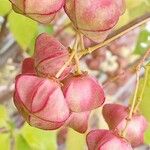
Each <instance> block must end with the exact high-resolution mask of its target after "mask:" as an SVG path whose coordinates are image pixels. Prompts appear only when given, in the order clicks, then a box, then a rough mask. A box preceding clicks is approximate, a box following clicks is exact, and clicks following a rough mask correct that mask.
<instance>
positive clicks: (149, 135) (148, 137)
mask: <svg viewBox="0 0 150 150" xmlns="http://www.w3.org/2000/svg"><path fill="white" fill-rule="evenodd" d="M144 141H145V143H146V144H150V128H149V129H148V130H147V132H146V133H145V140H144Z"/></svg>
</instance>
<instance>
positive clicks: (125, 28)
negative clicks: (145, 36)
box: [79, 13, 150, 58]
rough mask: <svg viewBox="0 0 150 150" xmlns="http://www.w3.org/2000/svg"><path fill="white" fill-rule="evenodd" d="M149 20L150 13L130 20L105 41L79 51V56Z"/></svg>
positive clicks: (102, 45) (104, 44)
mask: <svg viewBox="0 0 150 150" xmlns="http://www.w3.org/2000/svg"><path fill="white" fill-rule="evenodd" d="M148 21H150V14H149V13H148V14H146V15H143V16H141V17H140V18H138V19H136V20H134V21H132V22H130V23H129V24H127V25H125V26H123V27H122V28H120V29H119V30H117V31H115V32H114V33H112V34H111V35H110V36H109V37H108V38H107V39H106V40H105V41H104V42H102V43H100V44H97V45H95V46H92V47H89V48H87V49H84V50H82V51H81V52H79V58H80V57H82V56H83V55H86V54H89V53H92V52H93V51H95V50H97V49H99V48H102V47H104V46H106V45H108V44H109V43H111V42H112V41H114V40H116V39H118V38H120V37H121V36H123V35H125V34H126V33H128V32H130V31H132V30H134V29H135V28H137V27H139V26H141V25H143V24H145V23H146V22H148Z"/></svg>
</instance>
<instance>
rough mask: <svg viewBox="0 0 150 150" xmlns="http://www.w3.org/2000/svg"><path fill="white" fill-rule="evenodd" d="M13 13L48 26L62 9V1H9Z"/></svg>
mask: <svg viewBox="0 0 150 150" xmlns="http://www.w3.org/2000/svg"><path fill="white" fill-rule="evenodd" d="M10 2H11V3H12V7H13V9H14V11H16V12H17V13H20V14H23V15H25V16H27V17H30V18H32V19H34V20H36V21H38V22H41V23H44V24H48V23H50V22H51V21H52V20H53V19H54V18H55V15H56V14H57V12H58V11H59V10H60V9H61V8H62V7H63V5H64V0H40V1H37V0H10Z"/></svg>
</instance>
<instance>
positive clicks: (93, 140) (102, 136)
mask: <svg viewBox="0 0 150 150" xmlns="http://www.w3.org/2000/svg"><path fill="white" fill-rule="evenodd" d="M87 145H88V150H133V149H132V147H131V145H130V143H128V142H127V141H126V140H125V139H124V138H122V137H120V136H119V135H118V134H117V133H115V132H113V131H109V130H93V131H91V132H89V133H88V135H87Z"/></svg>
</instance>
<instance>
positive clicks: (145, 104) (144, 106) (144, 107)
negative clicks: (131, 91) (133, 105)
mask: <svg viewBox="0 0 150 150" xmlns="http://www.w3.org/2000/svg"><path fill="white" fill-rule="evenodd" d="M146 69H147V71H148V73H147V74H148V77H147V80H146V81H147V82H146V85H145V89H144V93H143V97H142V102H141V104H140V111H141V113H142V114H143V115H144V116H145V117H146V118H147V120H148V121H149V123H150V109H149V107H150V100H149V99H150V65H147V66H146ZM144 81H145V79H144V78H142V79H141V80H140V85H139V89H138V97H139V96H140V94H141V91H142V88H143V85H144Z"/></svg>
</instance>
